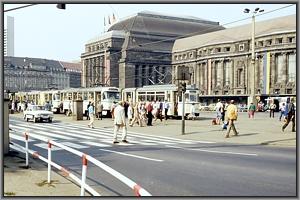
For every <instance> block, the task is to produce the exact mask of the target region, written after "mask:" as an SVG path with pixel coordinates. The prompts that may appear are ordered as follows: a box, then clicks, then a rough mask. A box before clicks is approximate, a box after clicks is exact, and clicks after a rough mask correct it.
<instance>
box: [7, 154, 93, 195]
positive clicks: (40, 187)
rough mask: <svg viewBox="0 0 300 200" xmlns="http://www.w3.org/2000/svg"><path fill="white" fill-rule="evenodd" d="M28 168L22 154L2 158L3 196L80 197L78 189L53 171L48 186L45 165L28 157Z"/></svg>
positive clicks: (70, 181)
mask: <svg viewBox="0 0 300 200" xmlns="http://www.w3.org/2000/svg"><path fill="white" fill-rule="evenodd" d="M29 166H30V167H29V169H26V167H25V158H24V154H22V153H19V152H16V151H10V152H9V154H8V155H5V156H4V174H3V175H4V178H3V183H4V186H3V193H4V194H3V195H4V196H18V197H20V196H80V187H79V186H77V185H76V184H75V183H73V182H72V180H71V179H69V178H66V177H63V176H62V175H61V174H59V173H57V172H55V171H52V172H51V180H52V182H51V183H50V184H48V183H47V174H48V171H47V165H46V163H44V162H42V161H41V160H39V159H33V158H32V157H30V159H29ZM85 195H86V196H90V195H89V194H88V193H87V192H86V193H85Z"/></svg>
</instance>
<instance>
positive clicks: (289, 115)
mask: <svg viewBox="0 0 300 200" xmlns="http://www.w3.org/2000/svg"><path fill="white" fill-rule="evenodd" d="M285 110H286V122H285V124H284V125H283V126H282V132H283V131H284V129H285V128H286V127H287V126H288V125H289V123H290V121H292V132H296V129H295V104H294V99H291V100H290V99H289V98H288V99H287V101H286V108H285Z"/></svg>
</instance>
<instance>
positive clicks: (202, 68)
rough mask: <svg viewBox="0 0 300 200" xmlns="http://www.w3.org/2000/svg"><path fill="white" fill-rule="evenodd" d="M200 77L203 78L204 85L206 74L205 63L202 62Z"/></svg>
mask: <svg viewBox="0 0 300 200" xmlns="http://www.w3.org/2000/svg"><path fill="white" fill-rule="evenodd" d="M200 73H201V74H200V77H201V80H200V84H201V85H204V76H205V65H204V64H200Z"/></svg>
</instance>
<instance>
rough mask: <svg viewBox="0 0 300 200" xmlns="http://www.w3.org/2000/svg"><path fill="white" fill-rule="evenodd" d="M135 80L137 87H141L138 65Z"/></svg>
mask: <svg viewBox="0 0 300 200" xmlns="http://www.w3.org/2000/svg"><path fill="white" fill-rule="evenodd" d="M134 79H135V86H136V87H139V66H138V65H135V73H134Z"/></svg>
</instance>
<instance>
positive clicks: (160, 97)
mask: <svg viewBox="0 0 300 200" xmlns="http://www.w3.org/2000/svg"><path fill="white" fill-rule="evenodd" d="M164 99H165V95H157V96H156V100H157V101H159V100H160V101H164Z"/></svg>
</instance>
